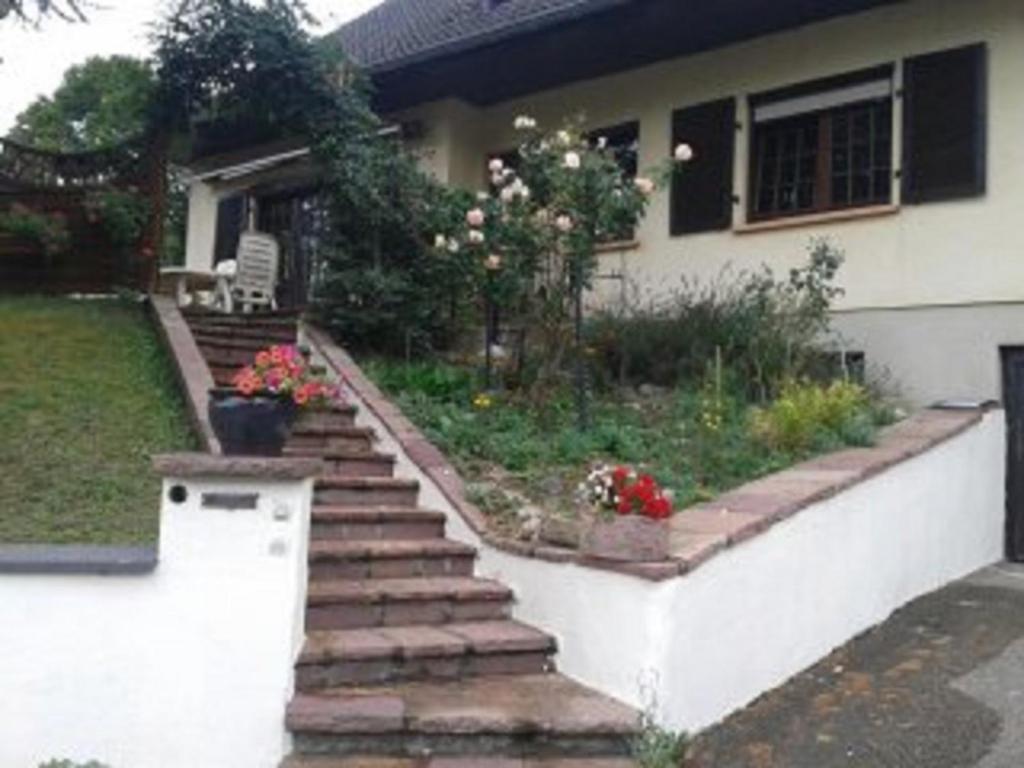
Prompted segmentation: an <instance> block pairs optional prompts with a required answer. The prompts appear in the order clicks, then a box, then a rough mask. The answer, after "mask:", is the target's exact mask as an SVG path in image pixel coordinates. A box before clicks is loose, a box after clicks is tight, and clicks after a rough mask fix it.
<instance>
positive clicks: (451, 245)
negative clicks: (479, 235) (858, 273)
mask: <svg viewBox="0 0 1024 768" xmlns="http://www.w3.org/2000/svg"><path fill="white" fill-rule="evenodd" d="M460 248H461V246H460V245H459V241H458V240H456V239H455V238H452V239H451V240H449V241H448V253H458V252H459V249H460Z"/></svg>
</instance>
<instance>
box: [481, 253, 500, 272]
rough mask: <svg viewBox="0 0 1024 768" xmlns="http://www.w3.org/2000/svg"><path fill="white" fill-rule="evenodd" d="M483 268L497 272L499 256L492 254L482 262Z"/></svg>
mask: <svg viewBox="0 0 1024 768" xmlns="http://www.w3.org/2000/svg"><path fill="white" fill-rule="evenodd" d="M484 267H485V268H486V269H488V270H489V271H491V272H497V271H498V270H499V269H501V256H499V255H498V254H496V253H492V254H491V255H490V256H488V257H487V258H486V259H485V260H484Z"/></svg>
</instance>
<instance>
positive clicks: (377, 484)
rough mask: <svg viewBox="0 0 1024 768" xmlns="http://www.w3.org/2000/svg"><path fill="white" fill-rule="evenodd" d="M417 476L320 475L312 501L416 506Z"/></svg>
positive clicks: (336, 503)
mask: <svg viewBox="0 0 1024 768" xmlns="http://www.w3.org/2000/svg"><path fill="white" fill-rule="evenodd" d="M419 495H420V484H419V481H418V480H410V479H407V478H401V477H340V476H337V475H334V476H326V477H320V478H319V479H318V480H317V481H316V485H315V486H314V488H313V503H314V504H316V505H325V506H326V505H330V506H337V507H345V506H352V507H375V506H380V507H415V506H416V502H417V500H418V499H419Z"/></svg>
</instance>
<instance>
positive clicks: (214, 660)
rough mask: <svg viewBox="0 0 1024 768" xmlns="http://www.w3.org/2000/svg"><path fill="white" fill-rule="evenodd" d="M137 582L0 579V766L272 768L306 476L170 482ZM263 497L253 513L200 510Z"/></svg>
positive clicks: (288, 687)
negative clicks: (152, 552) (217, 500)
mask: <svg viewBox="0 0 1024 768" xmlns="http://www.w3.org/2000/svg"><path fill="white" fill-rule="evenodd" d="M176 482H177V481H175V480H168V481H167V482H166V483H165V488H164V502H163V507H162V510H161V540H160V564H159V566H158V568H157V569H156V571H155V572H154V573H152V574H151V575H148V576H136V577H100V576H14V575H0V649H2V653H0V681H2V684H3V692H4V694H3V696H0V723H2V725H0V734H2V737H0V765H3V766H11V768H35V766H37V765H39V763H41V762H43V761H44V760H47V759H50V758H54V757H61V758H69V759H75V760H79V761H82V762H84V761H85V760H87V759H96V760H99V761H101V762H103V763H104V764H108V765H110V766H111V767H112V768H228V766H245V767H246V768H250V767H251V768H277V765H278V763H279V761H280V760H281V758H282V756H283V755H285V754H286V753H287V751H288V747H289V742H288V737H287V734H286V732H285V729H284V712H285V705H286V703H287V701H288V699H289V698H290V695H291V692H292V669H293V664H294V660H295V657H296V654H297V652H298V648H299V644H300V642H301V638H302V631H303V629H302V627H303V625H302V610H303V608H304V605H305V593H306V553H307V540H308V535H309V515H310V503H311V502H310V500H311V497H312V483H311V481H295V482H277V483H266V482H257V483H253V482H237V481H235V482H231V481H216V480H212V479H211V480H203V481H199V480H189V481H182V484H183V485H185V486H186V487H187V488H188V490H189V498H188V501H187V502H186V503H185V504H182V505H175V504H172V503H170V502H169V501H168V500H167V488H168V487H169V486H170V485H172V484H175V483H176ZM223 491H230V492H245V493H250V492H259V493H260V503H259V508H258V509H257V510H256V511H238V512H227V511H223V510H216V509H203V508H201V506H200V498H201V495H202V494H203V493H207V492H223Z"/></svg>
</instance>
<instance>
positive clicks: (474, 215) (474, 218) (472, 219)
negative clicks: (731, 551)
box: [466, 208, 487, 227]
mask: <svg viewBox="0 0 1024 768" xmlns="http://www.w3.org/2000/svg"><path fill="white" fill-rule="evenodd" d="M485 221H487V215H486V214H485V213H484V212H483V209H481V208H474V209H473V210H471V211H470V212H469V213H467V214H466V223H467V224H469V226H471V227H482V226H483V225H484V222H485Z"/></svg>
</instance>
